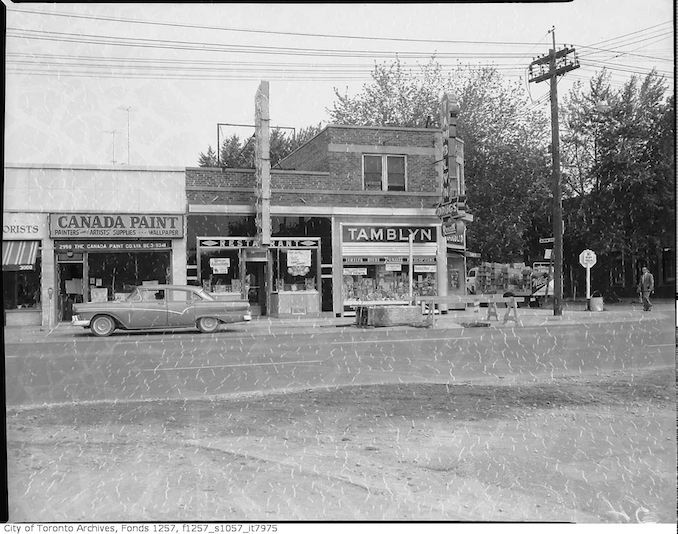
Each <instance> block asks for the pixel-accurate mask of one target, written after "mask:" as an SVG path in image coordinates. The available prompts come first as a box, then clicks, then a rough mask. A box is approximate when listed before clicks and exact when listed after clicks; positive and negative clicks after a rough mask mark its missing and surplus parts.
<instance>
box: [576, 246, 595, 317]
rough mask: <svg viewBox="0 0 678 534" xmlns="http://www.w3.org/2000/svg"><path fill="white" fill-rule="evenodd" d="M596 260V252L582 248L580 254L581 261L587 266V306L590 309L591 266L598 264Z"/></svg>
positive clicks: (583, 265)
mask: <svg viewBox="0 0 678 534" xmlns="http://www.w3.org/2000/svg"><path fill="white" fill-rule="evenodd" d="M596 261H597V258H596V253H595V252H593V251H592V250H589V249H586V250H582V252H581V254H579V263H581V265H582V267H584V268H586V302H587V303H588V304H587V306H586V307H587V309H589V310H590V309H591V267H593V266H594V265H595V264H596Z"/></svg>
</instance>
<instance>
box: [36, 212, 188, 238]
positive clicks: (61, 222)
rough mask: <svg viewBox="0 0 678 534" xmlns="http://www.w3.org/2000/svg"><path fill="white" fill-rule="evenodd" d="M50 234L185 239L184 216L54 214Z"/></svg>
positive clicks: (82, 236) (59, 235) (61, 236)
mask: <svg viewBox="0 0 678 534" xmlns="http://www.w3.org/2000/svg"><path fill="white" fill-rule="evenodd" d="M49 235H50V237H53V238H66V239H74V238H75V239H82V238H84V237H93V238H96V239H106V238H116V239H121V238H132V239H135V238H158V237H165V238H168V237H169V238H181V237H183V236H184V216H183V215H136V214H124V215H123V214H121V215H115V214H113V215H100V214H93V213H74V214H62V213H51V214H50V216H49Z"/></svg>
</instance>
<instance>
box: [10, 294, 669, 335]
mask: <svg viewBox="0 0 678 534" xmlns="http://www.w3.org/2000/svg"><path fill="white" fill-rule="evenodd" d="M505 311H506V309H505V308H499V310H498V313H499V320H498V321H497V320H492V321H487V320H486V317H487V308H479V309H477V311H474V309H473V308H467V309H466V310H458V311H450V312H448V313H447V314H442V315H438V316H436V324H435V327H434V328H435V329H436V330H440V329H443V330H446V329H464V328H465V326H464V325H469V324H472V323H485V324H487V323H488V322H489V323H490V326H489V328H494V329H497V328H499V329H505V328H509V329H510V328H520V327H519V326H516V324H515V323H514V322H513V321H508V322H507V323H506V324H504V323H503V316H504V313H505ZM518 317H519V319H520V321H521V323H522V327H523V328H525V327H539V326H543V327H552V326H557V325H563V326H572V325H586V324H594V323H610V322H645V321H654V320H664V321H667V323H668V321H669V320H671V321H673V322H672V324H674V323H675V303H674V301H672V300H663V301H656V302H655V303H654V307H653V310H652V311H651V312H643V307H642V305H641V304H640V303H635V302H634V303H628V302H627V303H620V304H606V305H605V310H604V311H602V312H589V311H586V303H585V302H584V301H579V302H569V301H568V302H565V303H564V305H563V314H562V315H561V316H559V317H556V316H554V315H553V309H552V308H519V310H518ZM226 328H227V329H228V330H230V331H231V332H233V331H237V332H238V333H241V334H260V335H275V334H283V333H299V334H303V333H309V334H310V333H314V332H316V333H317V331H318V329H319V328H322V329H323V330H329V329H336V328H340V329H342V330H346V329H352V330H360V331H369V330H370V328H358V327H356V326H355V318H354V317H334V316H332V315H331V314H324V315H323V316H320V317H298V318H297V317H292V318H281V319H279V318H276V317H255V318H254V319H253V320H252V321H251V322H248V323H235V324H232V325H228V326H226ZM409 328H417V327H414V326H391V327H383V328H380V330H382V329H383V330H403V329H409ZM83 333H85V331H84V330H83V329H82V328H81V327H75V326H72V325H71V324H70V323H60V324H58V325H55V326H53V327H52V328H51V329H50V328H48V327H46V326H14V327H4V329H3V334H4V342H5V343H41V342H42V343H44V342H47V341H70V340H72V339H73V336H74V335H76V336H78V337H80V336H82V334H83ZM157 333H158V332H156V334H157Z"/></svg>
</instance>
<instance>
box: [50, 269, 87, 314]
mask: <svg viewBox="0 0 678 534" xmlns="http://www.w3.org/2000/svg"><path fill="white" fill-rule="evenodd" d="M83 275H84V269H83V263H82V261H79V262H77V263H76V262H70V263H59V264H57V283H58V287H59V295H58V297H57V317H58V319H59V321H70V320H71V317H72V316H73V304H77V303H80V302H83V301H84V290H85V289H84V288H85V285H84V283H83Z"/></svg>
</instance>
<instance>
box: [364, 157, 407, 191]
mask: <svg viewBox="0 0 678 534" xmlns="http://www.w3.org/2000/svg"><path fill="white" fill-rule="evenodd" d="M363 183H364V187H365V190H366V191H405V189H406V178H405V156H387V155H385V154H384V155H371V154H365V155H364V156H363Z"/></svg>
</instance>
